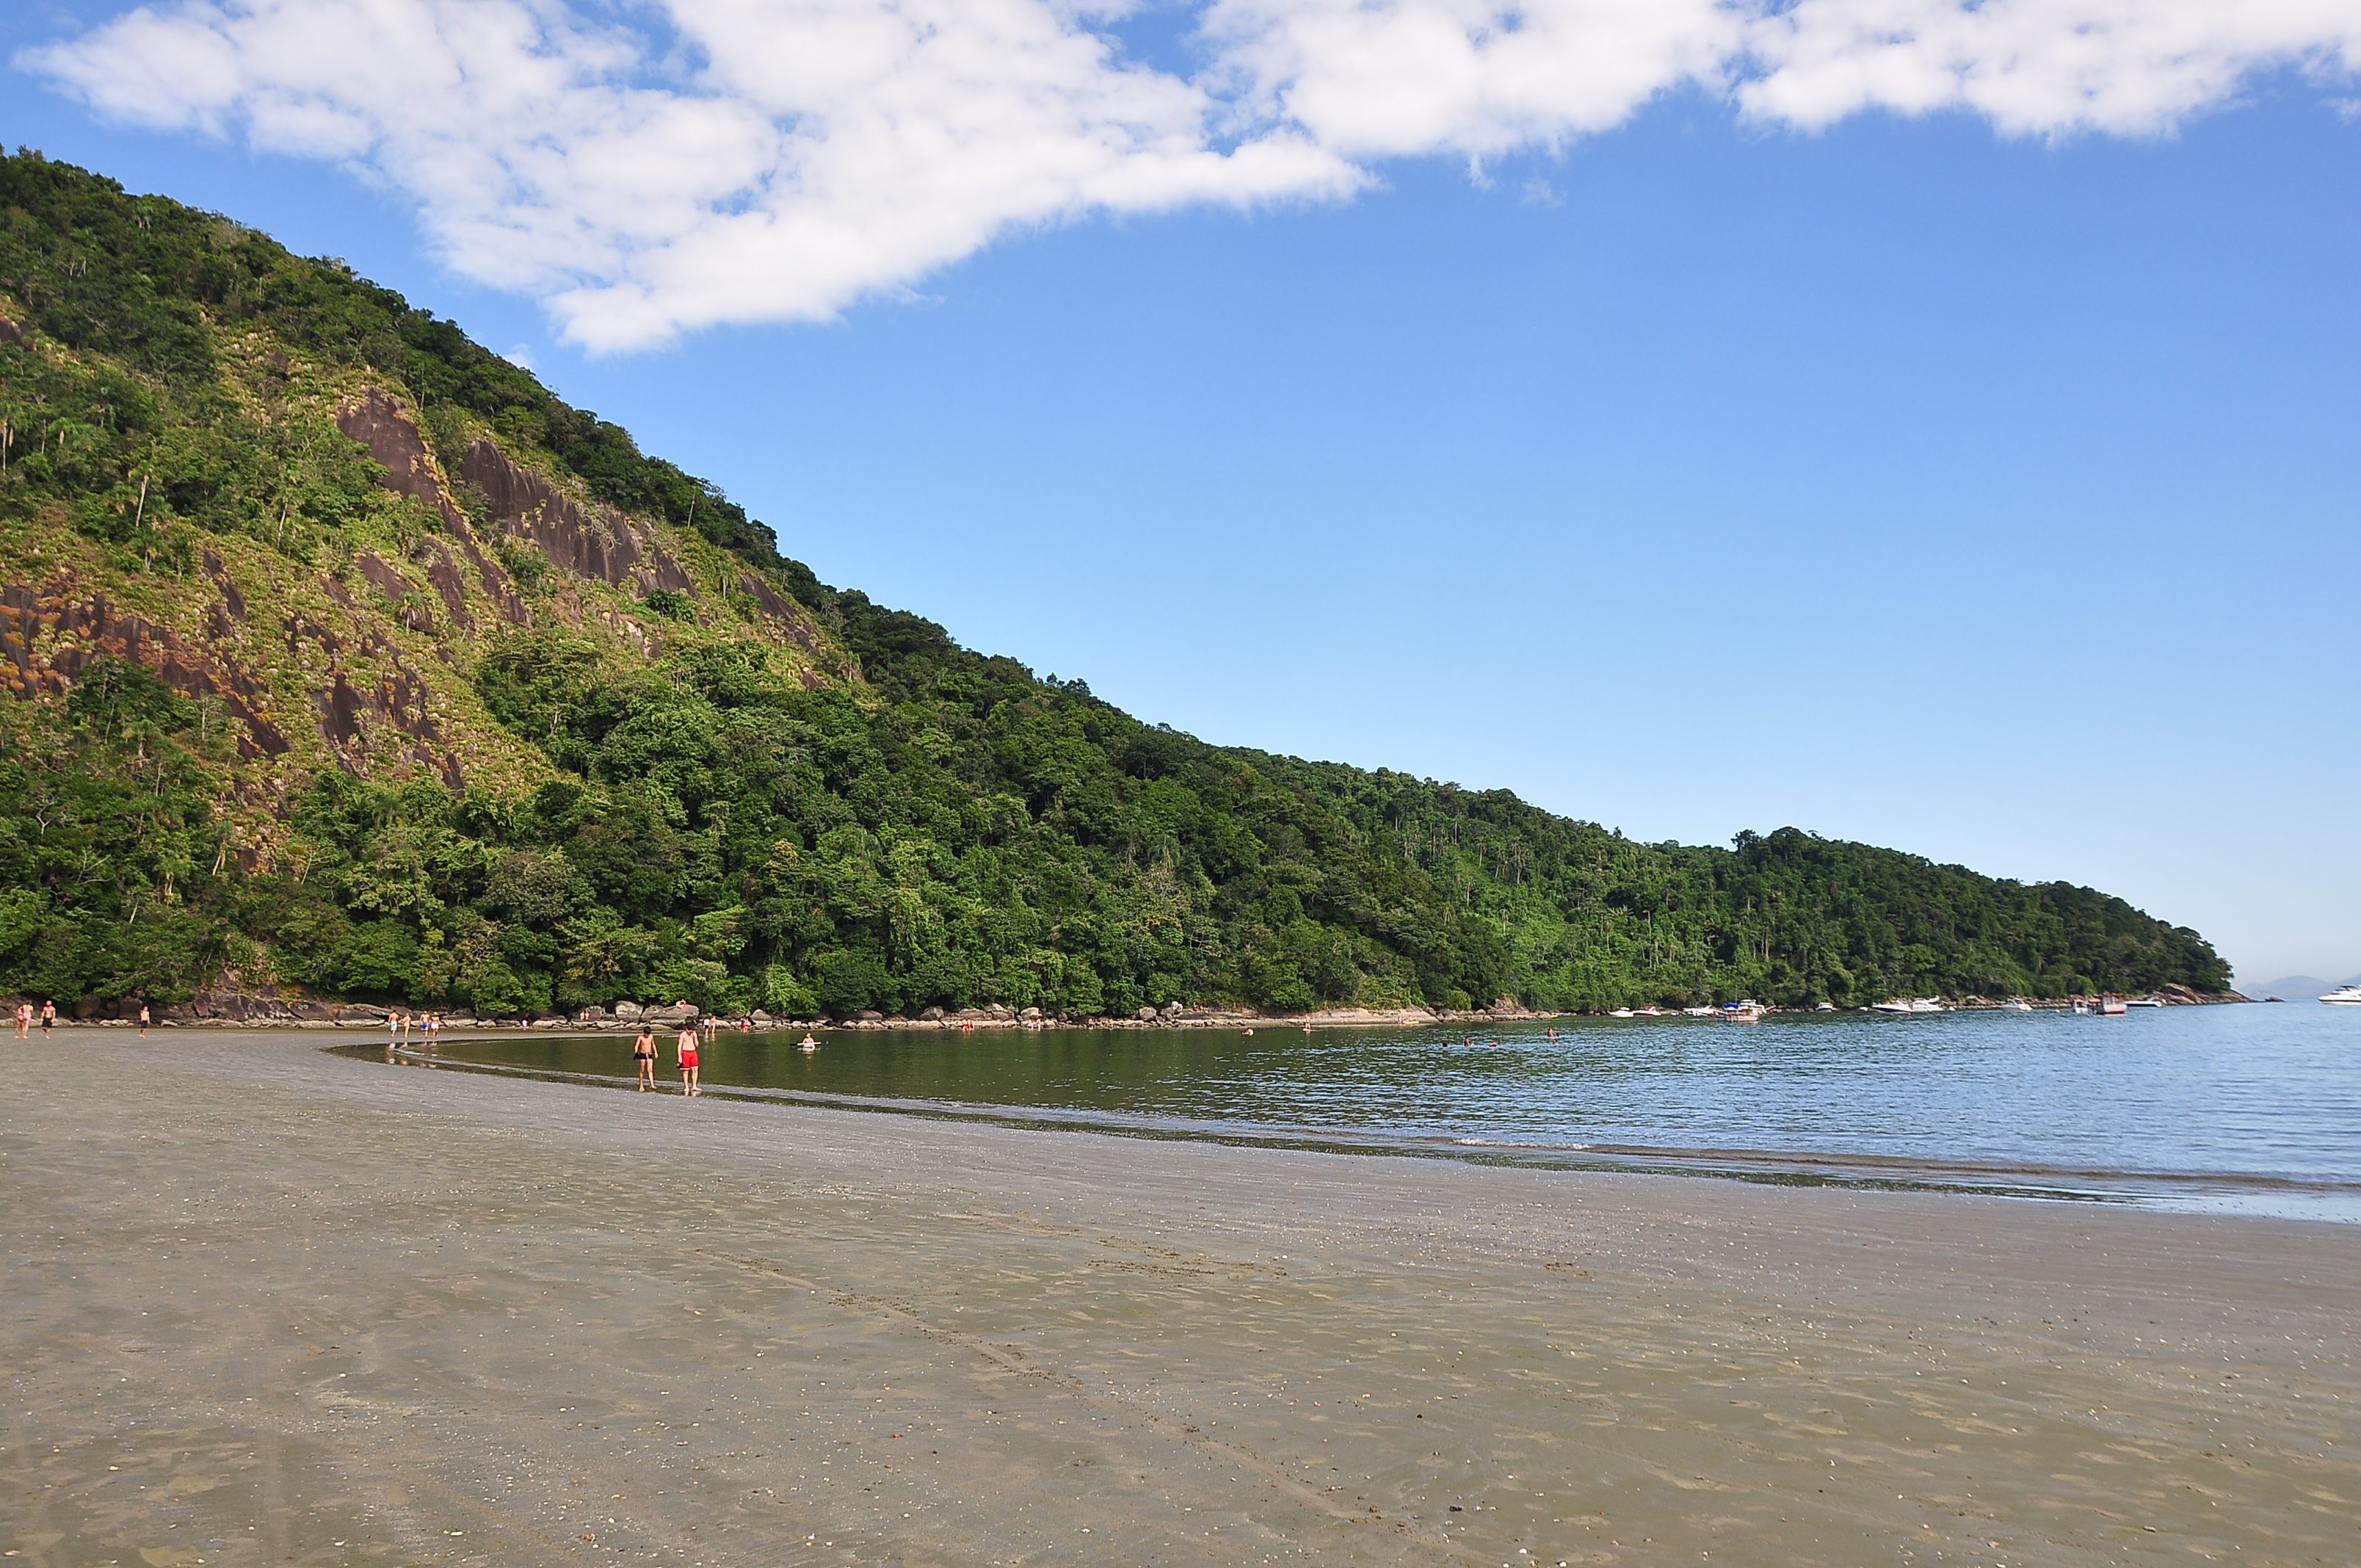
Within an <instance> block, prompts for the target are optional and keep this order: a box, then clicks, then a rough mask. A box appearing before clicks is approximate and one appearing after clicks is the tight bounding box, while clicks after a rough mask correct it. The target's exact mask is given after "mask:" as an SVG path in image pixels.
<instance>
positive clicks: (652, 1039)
mask: <svg viewBox="0 0 2361 1568" xmlns="http://www.w3.org/2000/svg"><path fill="white" fill-rule="evenodd" d="M631 1060H632V1061H633V1062H635V1063H637V1064H638V1066H639V1069H640V1092H641V1093H642V1094H645V1093H646V1092H647V1091H650V1090H652V1089H653V1088H654V1087H655V1086H656V1032H655V1030H654V1029H653V1027H651V1026H650V1025H645V1024H642V1025H640V1037H639V1038H638V1039H636V1040H633V1041H632V1042H631Z"/></svg>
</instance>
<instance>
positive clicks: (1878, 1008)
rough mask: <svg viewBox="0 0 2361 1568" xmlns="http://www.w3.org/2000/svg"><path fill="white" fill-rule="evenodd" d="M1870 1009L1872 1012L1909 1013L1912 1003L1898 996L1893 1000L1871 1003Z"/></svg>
mask: <svg viewBox="0 0 2361 1568" xmlns="http://www.w3.org/2000/svg"><path fill="white" fill-rule="evenodd" d="M1869 1010H1870V1011H1871V1012H1872V1013H1907V1012H1909V1011H1910V1003H1907V1002H1905V1001H1903V1000H1902V998H1900V997H1898V996H1897V997H1895V998H1894V1000H1893V1001H1891V1002H1872V1003H1870V1004H1869Z"/></svg>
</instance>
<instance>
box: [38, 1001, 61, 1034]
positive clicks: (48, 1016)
mask: <svg viewBox="0 0 2361 1568" xmlns="http://www.w3.org/2000/svg"><path fill="white" fill-rule="evenodd" d="M57 1021H58V1004H57V1003H54V1002H44V1003H41V1038H43V1039H45V1040H46V1039H48V1038H49V1030H50V1029H51V1028H52V1027H54V1026H55V1025H56V1024H57Z"/></svg>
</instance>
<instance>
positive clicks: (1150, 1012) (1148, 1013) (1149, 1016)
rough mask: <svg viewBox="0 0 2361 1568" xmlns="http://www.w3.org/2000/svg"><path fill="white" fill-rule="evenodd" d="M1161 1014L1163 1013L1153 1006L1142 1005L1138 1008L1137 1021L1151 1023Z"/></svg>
mask: <svg viewBox="0 0 2361 1568" xmlns="http://www.w3.org/2000/svg"><path fill="white" fill-rule="evenodd" d="M1162 1016H1163V1014H1160V1013H1159V1012H1158V1011H1157V1010H1156V1009H1155V1008H1153V1007H1143V1008H1141V1009H1140V1010H1139V1021H1140V1022H1141V1023H1143V1024H1153V1023H1155V1022H1156V1021H1157V1019H1159V1018H1160V1017H1162Z"/></svg>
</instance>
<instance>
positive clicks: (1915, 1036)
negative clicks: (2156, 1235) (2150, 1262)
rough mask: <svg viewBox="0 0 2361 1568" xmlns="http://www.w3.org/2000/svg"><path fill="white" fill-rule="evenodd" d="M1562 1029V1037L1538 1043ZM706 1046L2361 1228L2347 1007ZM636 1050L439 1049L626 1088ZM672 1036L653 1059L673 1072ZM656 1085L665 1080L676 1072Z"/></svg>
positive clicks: (1079, 1093) (1478, 1144) (833, 1036)
mask: <svg viewBox="0 0 2361 1568" xmlns="http://www.w3.org/2000/svg"><path fill="white" fill-rule="evenodd" d="M1551 1028H1554V1029H1555V1030H1556V1038H1555V1039H1552V1038H1550V1037H1549V1035H1548V1033H1547V1031H1548V1030H1549V1029H1551ZM800 1037H801V1036H800V1033H799V1032H798V1033H796V1034H785V1035H780V1034H773V1035H752V1036H741V1035H724V1036H721V1037H720V1039H719V1040H718V1041H717V1042H716V1043H715V1044H713V1045H712V1046H711V1047H708V1049H707V1051H706V1053H705V1080H706V1082H707V1084H708V1086H710V1087H712V1088H715V1089H717V1090H720V1091H742V1092H748V1093H752V1094H756V1095H763V1096H777V1097H782V1098H789V1099H796V1100H808V1099H812V1098H824V1099H829V1100H842V1101H847V1102H858V1103H867V1104H874V1105H878V1106H880V1107H881V1108H884V1107H897V1108H917V1109H927V1110H933V1111H938V1112H941V1113H989V1114H992V1115H994V1116H996V1117H1005V1116H1013V1117H1017V1118H1021V1119H1026V1120H1041V1119H1049V1120H1056V1121H1064V1122H1081V1123H1083V1124H1097V1125H1104V1126H1108V1127H1111V1128H1116V1129H1120V1130H1124V1131H1130V1132H1137V1133H1150V1134H1165V1135H1182V1136H1191V1135H1194V1136H1206V1135H1212V1136H1222V1137H1235V1138H1248V1139H1276V1140H1280V1141H1302V1142H1310V1143H1315V1144H1347V1145H1353V1146H1375V1147H1378V1148H1382V1149H1388V1150H1392V1151H1396V1152H1401V1153H1422V1154H1451V1155H1455V1156H1457V1157H1472V1158H1491V1159H1507V1160H1515V1161H1518V1162H1522V1163H1546V1164H1576V1165H1609V1166H1620V1167H1636V1168H1675V1169H1690V1170H1702V1171H1712V1172H1717V1173H1720V1174H1727V1175H1745V1176H1752V1177H1755V1178H1758V1179H1784V1180H1806V1179H1807V1180H1839V1181H1857V1182H1870V1183H1893V1184H1905V1185H1934V1186H1966V1187H1972V1188H1980V1189H1985V1190H2001V1191H2008V1192H2017V1193H2023V1194H2026V1195H2036V1196H2058V1197H2081V1198H2086V1199H2106V1200H2118V1201H2131V1202H2139V1203H2162V1204H2168V1205H2170V1206H2173V1207H2194V1208H2202V1209H2214V1210H2223V1211H2238V1212H2262V1213H2276V1214H2285V1215H2301V1216H2305V1217H2311V1218H2321V1219H2337V1220H2346V1221H2356V1220H2361V1008H2333V1007H2327V1006H2323V1005H2321V1004H2319V1003H2285V1004H2280V1005H2256V1006H2247V1007H2240V1006H2229V1007H2179V1008H2165V1009H2160V1010H2154V1011H2146V1010H2143V1011H2137V1012H2135V1013H2133V1014H2129V1015H2127V1016H2125V1017H2120V1018H2099V1017H2080V1018H2078V1017H2073V1016H2070V1015H2060V1014H2048V1013H2036V1014H2000V1013H1964V1014H1940V1015H1933V1016H1920V1017H1900V1018H1889V1017H1882V1016H1870V1015H1864V1014H1837V1015H1828V1014H1820V1015H1817V1016H1812V1015H1803V1016H1795V1017H1776V1018H1772V1019H1769V1020H1766V1021H1764V1022H1763V1023H1761V1024H1755V1025H1743V1024H1725V1023H1720V1022H1718V1021H1713V1020H1690V1019H1634V1020H1630V1021H1624V1020H1609V1019H1578V1020H1561V1021H1558V1022H1555V1023H1554V1024H1551V1025H1507V1026H1500V1027H1494V1028H1488V1029H1484V1030H1481V1031H1479V1032H1477V1033H1476V1034H1474V1036H1472V1037H1473V1039H1474V1044H1473V1045H1472V1046H1470V1045H1468V1044H1466V1040H1467V1039H1468V1038H1469V1037H1470V1036H1469V1034H1468V1032H1467V1031H1466V1030H1464V1029H1396V1030H1388V1029H1356V1030H1321V1031H1318V1032H1316V1033H1311V1034H1307V1033H1304V1032H1303V1031H1301V1030H1300V1029H1290V1028H1286V1027H1279V1026H1273V1027H1265V1028H1260V1029H1258V1030H1257V1032H1256V1033H1255V1034H1253V1035H1252V1036H1248V1035H1246V1034H1245V1033H1243V1032H1241V1031H1230V1030H1169V1031H1167V1030H1144V1031H1105V1032H1095V1031H1086V1030H1060V1029H1051V1030H1044V1031H1041V1032H1038V1033H1028V1032H1024V1031H1017V1030H992V1031H984V1030H978V1031H976V1032H974V1033H972V1034H961V1033H959V1032H956V1031H933V1030H923V1031H910V1032H906V1033H904V1032H884V1031H865V1030H864V1031H846V1032H829V1033H824V1034H823V1035H822V1036H821V1039H822V1042H823V1044H822V1047H821V1049H820V1050H819V1051H818V1052H817V1053H815V1054H812V1055H809V1056H807V1055H805V1054H803V1053H802V1052H801V1051H799V1050H797V1049H796V1041H797V1040H798V1039H800ZM630 1052H631V1040H630V1036H619V1035H615V1034H603V1035H598V1036H548V1035H526V1034H514V1035H500V1036H483V1037H478V1038H469V1039H463V1040H452V1041H446V1042H445V1043H444V1045H443V1046H442V1047H441V1054H442V1056H443V1057H444V1058H445V1059H446V1060H448V1061H450V1062H451V1063H452V1064H453V1065H464V1064H475V1065H481V1066H486V1067H490V1068H494V1069H511V1070H526V1071H532V1072H535V1073H549V1074H556V1075H562V1076H566V1077H582V1078H593V1079H596V1078H614V1079H619V1080H628V1079H629V1077H630V1075H631V1060H630ZM670 1055H671V1049H670V1045H669V1041H668V1040H667V1041H666V1045H665V1058H666V1060H667V1063H668V1062H669V1058H670ZM663 1078H664V1081H665V1082H666V1083H667V1084H675V1083H676V1082H677V1078H676V1075H675V1074H674V1073H673V1072H671V1070H670V1069H669V1067H668V1066H667V1068H666V1070H665V1071H664V1075H663Z"/></svg>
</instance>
